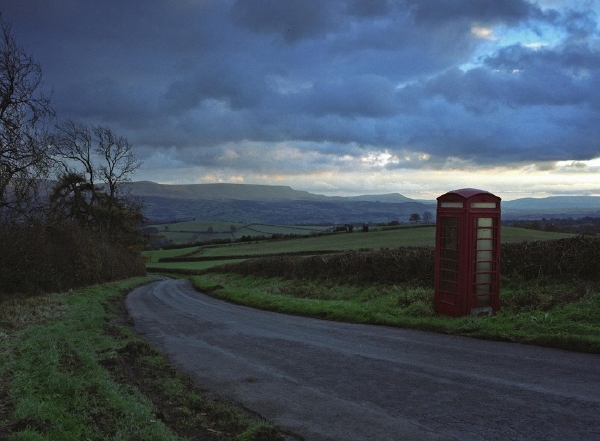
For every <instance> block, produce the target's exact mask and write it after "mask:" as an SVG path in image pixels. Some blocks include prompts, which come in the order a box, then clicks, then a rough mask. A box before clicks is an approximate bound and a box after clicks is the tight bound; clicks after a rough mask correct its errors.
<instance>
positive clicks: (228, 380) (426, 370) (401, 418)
mask: <svg viewBox="0 0 600 441" xmlns="http://www.w3.org/2000/svg"><path fill="white" fill-rule="evenodd" d="M126 306H127V309H128V311H129V314H130V316H131V317H132V318H133V320H134V323H135V327H136V329H137V330H138V331H140V332H141V333H143V334H144V336H145V338H146V339H147V340H148V341H150V342H151V343H153V344H154V345H155V346H156V347H157V348H159V349H161V350H162V351H164V352H165V353H166V354H167V355H168V356H169V358H170V359H171V360H172V362H173V363H174V365H176V366H177V367H178V368H179V369H181V370H182V371H184V372H186V373H188V374H189V375H190V376H191V377H192V378H194V379H195V381H197V382H198V383H199V384H201V385H203V386H205V387H208V388H209V389H211V390H212V391H214V392H215V393H217V394H219V395H221V396H225V397H227V398H231V399H233V400H235V401H237V402H239V403H241V404H243V405H244V406H245V407H247V408H248V409H251V410H253V411H255V412H257V413H258V414H260V415H262V416H263V417H265V418H267V419H268V420H270V421H272V422H274V423H275V424H277V425H278V426H280V427H281V428H283V429H284V430H288V431H290V432H292V433H294V434H296V435H298V437H299V438H302V439H306V440H344V441H345V440H377V441H383V440H404V439H406V440H446V439H458V440H469V441H470V440H545V441H547V440H561V441H563V440H586V441H587V440H600V356H598V355H588V354H579V353H571V352H568V351H560V350H552V349H546V348H538V347H534V346H525V345H518V344H510V343H498V342H488V341H480V340H474V339H468V338H461V337H454V336H445V335H438V334H433V333H426V332H418V331H409V330H402V329H396V328H389V327H380V326H369V325H354V324H346V323H337V322H329V321H324V320H316V319H307V318H302V317H294V316H288V315H283V314H276V313H272V312H265V311H260V310H255V309H252V308H247V307H242V306H236V305H231V304H228V303H226V302H222V301H218V300H215V299H213V298H211V297H208V296H205V295H202V294H199V293H197V292H196V291H195V290H194V289H193V288H192V286H191V285H190V284H189V282H187V281H183V280H162V281H159V282H156V283H152V284H150V285H147V286H143V287H141V288H138V289H136V290H135V291H132V292H131V293H130V294H129V295H128V296H127V298H126Z"/></svg>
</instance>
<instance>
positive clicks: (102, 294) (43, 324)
mask: <svg viewBox="0 0 600 441" xmlns="http://www.w3.org/2000/svg"><path fill="white" fill-rule="evenodd" d="M148 280H149V279H147V278H138V279H131V280H128V281H124V282H118V283H112V284H108V285H101V286H100V285H99V286H94V287H90V288H87V289H84V290H80V291H76V292H71V293H64V294H53V295H46V296H42V297H30V298H26V299H23V298H16V299H12V300H5V301H3V302H2V303H0V439H10V440H61V441H62V440H84V439H89V440H97V439H115V440H119V439H121V440H129V439H144V440H179V439H203V440H236V439H238V440H253V439H255V440H258V439H261V440H267V439H273V440H276V439H282V437H281V435H280V434H279V432H278V431H277V429H276V428H274V427H273V426H271V425H269V424H268V423H266V422H264V421H261V420H259V419H258V418H256V417H253V416H251V415H249V414H247V413H246V412H244V411H243V410H242V409H240V408H238V407H236V406H235V405H233V404H232V403H227V402H225V401H223V400H220V399H218V398H214V396H212V395H210V394H208V392H207V391H204V390H202V389H200V388H199V387H197V386H195V385H194V383H193V382H192V381H191V380H190V379H189V378H188V377H186V376H185V375H183V374H181V373H179V372H177V371H176V370H175V369H173V368H172V367H171V366H170V365H169V363H168V360H167V359H166V358H165V356H164V355H162V354H161V353H160V352H158V351H156V350H155V349H154V348H152V347H151V346H150V345H148V344H147V343H145V342H144V341H143V340H142V339H141V338H140V337H139V336H138V335H136V334H135V332H134V331H133V330H132V328H131V326H130V324H129V323H128V320H127V317H126V314H125V311H124V308H123V303H122V299H123V296H124V295H125V293H126V292H127V291H128V290H130V289H132V288H133V287H135V286H137V285H140V284H143V283H146V282H147V281H148Z"/></svg>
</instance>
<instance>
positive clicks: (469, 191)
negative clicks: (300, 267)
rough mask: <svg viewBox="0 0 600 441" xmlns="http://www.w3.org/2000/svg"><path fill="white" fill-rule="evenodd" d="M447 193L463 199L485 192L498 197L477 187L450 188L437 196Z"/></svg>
mask: <svg viewBox="0 0 600 441" xmlns="http://www.w3.org/2000/svg"><path fill="white" fill-rule="evenodd" d="M447 194H456V195H459V196H462V197H463V198H464V199H469V198H472V197H473V196H476V195H480V194H485V195H490V196H494V197H497V198H498V199H500V198H499V197H498V196H496V195H494V194H492V193H490V192H489V191H485V190H479V189H477V188H461V189H459V190H452V191H449V192H448V193H446V194H443V195H441V196H440V197H438V199H440V198H443V197H444V196H446V195H447Z"/></svg>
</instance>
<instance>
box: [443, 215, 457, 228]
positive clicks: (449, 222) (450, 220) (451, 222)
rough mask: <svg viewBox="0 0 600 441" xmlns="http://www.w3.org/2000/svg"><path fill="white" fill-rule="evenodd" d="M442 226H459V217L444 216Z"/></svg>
mask: <svg viewBox="0 0 600 441" xmlns="http://www.w3.org/2000/svg"><path fill="white" fill-rule="evenodd" d="M442 226H444V227H454V228H456V227H458V218H457V217H443V218H442Z"/></svg>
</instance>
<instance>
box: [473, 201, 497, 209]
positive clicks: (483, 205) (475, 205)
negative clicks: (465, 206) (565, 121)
mask: <svg viewBox="0 0 600 441" xmlns="http://www.w3.org/2000/svg"><path fill="white" fill-rule="evenodd" d="M471 208H496V203H495V202H473V203H472V204H471Z"/></svg>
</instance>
